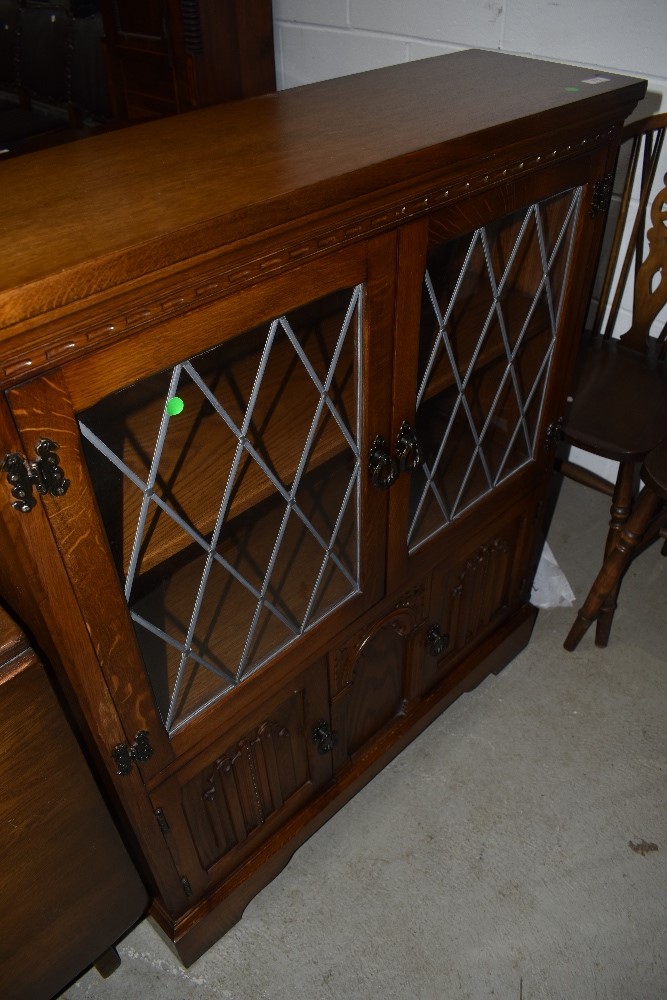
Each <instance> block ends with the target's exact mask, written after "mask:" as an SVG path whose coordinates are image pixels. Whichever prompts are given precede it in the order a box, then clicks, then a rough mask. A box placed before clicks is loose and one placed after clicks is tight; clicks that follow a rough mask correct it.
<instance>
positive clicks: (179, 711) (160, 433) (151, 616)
mask: <svg viewBox="0 0 667 1000" xmlns="http://www.w3.org/2000/svg"><path fill="white" fill-rule="evenodd" d="M361 324H362V287H361V285H356V286H353V287H352V288H346V289H342V290H339V291H337V292H335V293H333V294H332V295H329V296H326V297H324V298H323V299H320V300H318V301H316V302H314V303H311V304H309V305H308V306H307V307H305V308H301V309H296V310H291V311H290V313H289V314H283V315H279V316H276V317H274V318H272V319H271V320H270V321H269V322H267V323H262V324H260V325H258V326H257V327H255V328H254V329H252V330H246V331H244V332H243V333H242V334H241V335H240V336H239V337H237V338H234V339H232V340H230V341H226V342H225V343H224V344H222V345H220V346H219V347H217V348H215V349H214V350H212V351H208V352H204V353H202V354H199V355H197V356H194V357H191V358H186V359H184V360H183V361H182V362H181V363H179V364H177V365H175V366H174V367H173V368H172V367H170V368H166V369H164V370H163V371H160V372H158V373H157V374H156V375H154V376H151V377H149V378H148V379H144V380H142V381H141V382H139V383H137V384H134V385H132V386H130V387H128V388H127V389H125V390H121V391H120V392H118V393H116V394H114V395H113V396H111V397H107V398H105V399H104V400H102V401H101V402H100V403H98V404H97V405H96V406H94V407H92V408H91V409H90V410H88V411H85V412H84V413H82V414H81V415H80V419H79V426H80V429H81V434H82V436H83V438H84V440H85V442H86V446H85V450H86V454H87V457H88V465H89V468H90V469H91V472H92V473H93V482H94V483H95V485H96V493H97V498H98V503H99V504H100V509H101V512H102V517H103V520H104V523H105V525H106V527H107V534H108V537H109V540H110V542H111V546H112V551H113V553H114V556H115V559H116V563H117V566H118V569H119V572H121V573H122V576H123V578H124V593H125V598H126V600H127V603H128V607H129V610H130V616H131V618H132V622H133V624H134V627H135V631H136V635H137V639H138V642H139V647H140V649H141V651H142V654H143V658H144V662H145V664H146V670H147V672H148V675H149V678H150V681H151V686H152V688H153V692H154V695H155V698H156V701H157V704H158V708H159V710H160V714H161V716H162V718H163V721H164V724H165V726H166V728H167V730H168V731H170V732H171V731H172V730H174V729H175V728H177V727H179V726H180V725H183V724H184V723H185V722H187V721H188V720H189V719H190V718H192V716H193V714H195V713H196V712H197V711H199V710H200V709H201V708H203V707H205V706H206V705H208V704H209V703H211V702H212V701H214V700H215V699H217V698H218V697H220V696H221V695H223V694H224V693H225V692H226V691H228V690H229V689H230V688H232V687H234V686H235V685H237V684H239V683H240V682H241V681H242V680H243V679H244V678H245V677H246V676H248V674H249V673H251V672H252V671H253V670H255V669H256V668H257V667H259V666H261V665H262V664H263V663H265V662H266V660H267V659H268V658H269V657H271V656H272V655H275V654H276V653H278V652H280V651H281V650H282V649H284V648H285V647H286V646H288V645H289V644H290V643H292V642H293V641H294V640H295V639H296V638H298V637H299V636H301V635H303V634H304V633H305V632H306V631H308V630H310V629H312V628H313V627H314V626H315V625H316V624H317V623H318V622H319V621H321V620H322V618H324V617H325V616H326V615H327V614H329V613H330V612H331V611H332V610H334V609H335V608H336V607H338V606H339V605H340V604H342V603H343V602H345V601H347V600H349V599H350V598H351V597H353V596H354V595H355V594H357V593H358V592H359V590H360V587H361V580H360V558H359V545H360V531H359V523H360V502H361V497H360V488H359V486H360V470H361V457H360V445H361V441H360V426H361V424H360V420H361V405H360V394H361V369H360V363H359V351H360V345H361ZM120 509H122V510H123V520H122V522H121V521H120V520H119V519H118V511H119V510H120ZM232 626H233V627H232Z"/></svg>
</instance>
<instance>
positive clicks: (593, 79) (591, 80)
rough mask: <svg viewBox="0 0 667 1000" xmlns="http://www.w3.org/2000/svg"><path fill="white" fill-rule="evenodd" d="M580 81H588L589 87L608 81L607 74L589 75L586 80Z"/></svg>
mask: <svg viewBox="0 0 667 1000" xmlns="http://www.w3.org/2000/svg"><path fill="white" fill-rule="evenodd" d="M581 82H582V83H588V84H589V85H590V86H591V87H595V86H596V85H597V84H598V83H609V77H608V76H591V77H590V78H589V79H588V80H582V81H581Z"/></svg>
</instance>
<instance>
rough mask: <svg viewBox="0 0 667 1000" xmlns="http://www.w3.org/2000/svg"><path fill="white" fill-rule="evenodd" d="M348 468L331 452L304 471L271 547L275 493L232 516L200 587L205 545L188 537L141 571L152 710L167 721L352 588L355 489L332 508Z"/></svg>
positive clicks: (138, 593) (142, 632) (135, 610)
mask: <svg viewBox="0 0 667 1000" xmlns="http://www.w3.org/2000/svg"><path fill="white" fill-rule="evenodd" d="M351 476H354V466H353V463H351V462H350V461H349V460H348V459H347V458H346V456H339V457H338V458H337V459H335V460H332V461H329V462H328V463H326V464H325V465H322V466H320V467H319V468H318V470H316V471H315V472H313V473H312V474H311V475H310V476H309V477H308V481H307V483H306V484H305V488H304V490H303V491H302V492H301V493H300V495H299V504H300V510H301V513H302V515H303V519H302V518H300V517H299V516H297V514H295V513H294V512H292V513H291V514H290V517H289V520H288V523H287V526H286V528H285V531H284V534H283V536H282V540H281V543H280V545H279V546H276V548H277V552H275V553H274V546H275V545H276V543H275V540H276V538H277V537H278V534H279V531H280V526H281V522H282V519H283V516H284V512H285V505H284V503H283V502H282V500H281V499H280V498H279V497H277V498H276V497H274V498H272V499H268V500H266V501H264V502H263V503H261V504H258V505H256V506H255V507H254V508H253V509H252V510H250V511H248V512H246V514H244V515H242V516H239V517H237V518H236V519H235V520H234V521H233V522H232V523H231V524H230V525H229V528H228V530H227V531H226V532H225V537H224V539H223V541H222V543H221V544H220V546H219V547H218V549H217V550H216V558H214V560H213V563H212V565H211V567H210V570H209V571H208V576H207V577H206V578H205V587H202V580H203V579H204V574H205V572H206V553H204V552H203V551H202V550H201V549H200V548H199V546H196V545H195V546H192V547H190V548H189V549H187V550H181V551H180V552H179V553H178V555H175V556H174V557H172V558H171V559H170V560H167V561H166V562H163V563H162V564H161V565H160V566H159V567H156V568H155V569H154V571H152V572H150V573H145V574H143V575H142V576H141V578H140V580H139V581H138V583H137V586H136V587H135V590H134V595H133V599H132V601H131V614H132V618H133V620H134V623H135V632H136V634H137V638H138V641H139V647H140V649H141V651H142V655H143V659H144V662H145V664H146V669H147V672H148V675H149V677H150V680H151V685H152V687H153V692H154V695H155V699H156V702H157V704H158V707H159V710H160V714H161V716H162V718H163V719H164V720H165V722H167V724H168V727H169V728H170V729H173V728H177V727H178V725H179V724H181V723H182V722H184V721H186V720H187V718H188V717H190V716H191V714H192V713H193V712H194V711H196V710H198V709H199V708H201V707H203V706H204V705H206V704H208V703H209V702H210V701H211V700H212V699H214V698H216V697H218V696H219V695H220V694H222V693H223V692H224V691H226V690H227V689H229V688H231V687H233V686H234V685H235V684H236V683H237V682H238V680H240V679H241V678H242V677H244V676H246V675H247V674H248V673H249V672H251V671H252V670H254V669H256V668H257V667H258V666H260V665H261V664H262V663H264V662H265V661H266V660H267V659H268V657H269V656H271V655H273V654H275V653H276V652H278V651H279V650H280V649H282V648H284V647H285V646H286V645H288V644H289V643H291V642H292V641H294V640H295V639H296V638H298V637H299V636H300V635H301V634H302V633H303V632H304V631H306V630H307V629H308V628H309V627H311V626H312V625H313V624H315V623H316V622H317V621H318V620H320V619H321V618H322V616H323V615H324V614H326V613H327V612H329V611H330V610H332V609H333V608H334V607H336V606H337V605H339V604H340V603H341V602H343V601H344V600H346V599H347V598H348V597H350V596H351V595H352V594H354V593H355V592H356V590H357V589H358V583H357V580H358V568H357V565H356V560H357V555H356V539H355V521H356V504H355V501H354V498H351V499H350V500H349V502H348V505H347V508H346V511H345V514H344V515H343V517H342V518H340V517H339V515H340V510H341V508H342V507H343V504H344V501H345V495H346V489H345V484H346V483H349V481H350V478H351ZM337 524H338V525H339V526H338V529H337V530H336V525H337ZM334 535H335V537H334ZM332 539H333V541H332ZM322 543H324V547H323V544H322ZM328 547H329V551H328ZM272 556H273V557H274V559H273V563H272V564H271V560H272ZM270 564H271V570H270V571H269V566H270ZM200 591H201V593H200ZM193 618H196V625H195V627H194V629H193V630H192V631H191V632H190V630H191V629H192V622H193ZM188 640H189V641H188ZM186 645H187V647H188V650H191V651H192V653H193V654H194V655H193V656H190V655H189V654H187V653H186V656H187V659H188V664H187V666H186V668H185V672H184V677H183V681H182V683H181V682H180V681H179V682H178V683H179V688H180V691H179V692H177V694H176V697H174V691H175V687H176V684H177V677H178V673H179V667H180V666H181V664H182V661H183V656H184V651H185V650H186ZM172 698H173V705H172V709H171V712H170V710H169V705H170V702H171V701H172Z"/></svg>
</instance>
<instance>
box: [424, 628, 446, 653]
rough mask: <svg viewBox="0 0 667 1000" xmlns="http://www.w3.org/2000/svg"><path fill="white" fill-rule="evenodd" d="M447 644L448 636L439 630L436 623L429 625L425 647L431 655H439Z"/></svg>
mask: <svg viewBox="0 0 667 1000" xmlns="http://www.w3.org/2000/svg"><path fill="white" fill-rule="evenodd" d="M448 645H449V636H448V635H445V633H444V632H441V631H440V629H439V628H438V626H437V625H431V627H430V629H429V630H428V632H427V633H426V649H427V651H428V652H429V654H430V655H431V656H440V655H441V654H442V653H444V651H445V650H446V649H447V646H448Z"/></svg>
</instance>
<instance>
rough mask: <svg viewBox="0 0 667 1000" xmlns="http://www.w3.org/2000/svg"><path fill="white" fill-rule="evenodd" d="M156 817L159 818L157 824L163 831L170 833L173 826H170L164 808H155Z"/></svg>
mask: <svg viewBox="0 0 667 1000" xmlns="http://www.w3.org/2000/svg"><path fill="white" fill-rule="evenodd" d="M155 818H156V820H157V825H158V826H159V827H160V830H161V831H162V833H169V830H170V829H171V827H170V826H169V821H168V819H167V817H166V816H165V814H164V809H162V808H161V807H158V808H157V809H156V810H155Z"/></svg>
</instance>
